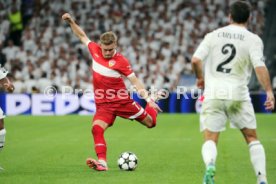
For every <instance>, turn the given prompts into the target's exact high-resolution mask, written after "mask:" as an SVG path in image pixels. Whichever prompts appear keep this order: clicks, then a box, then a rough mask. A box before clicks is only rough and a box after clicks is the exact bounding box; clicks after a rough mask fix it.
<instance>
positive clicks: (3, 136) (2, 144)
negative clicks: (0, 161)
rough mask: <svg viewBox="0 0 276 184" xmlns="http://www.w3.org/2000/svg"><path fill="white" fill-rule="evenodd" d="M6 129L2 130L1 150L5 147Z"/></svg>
mask: <svg viewBox="0 0 276 184" xmlns="http://www.w3.org/2000/svg"><path fill="white" fill-rule="evenodd" d="M5 136H6V129H2V130H0V150H1V149H3V147H4V143H5Z"/></svg>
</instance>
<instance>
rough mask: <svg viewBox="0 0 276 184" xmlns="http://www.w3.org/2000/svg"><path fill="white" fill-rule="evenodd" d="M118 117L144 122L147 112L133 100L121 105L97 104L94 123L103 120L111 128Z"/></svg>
mask: <svg viewBox="0 0 276 184" xmlns="http://www.w3.org/2000/svg"><path fill="white" fill-rule="evenodd" d="M116 116H120V117H122V118H126V119H135V120H137V121H143V120H144V119H145V118H146V116H147V112H146V111H145V110H144V108H143V107H141V106H140V105H139V104H138V103H137V102H135V101H134V100H131V99H130V100H126V101H125V102H120V103H116V102H115V103H103V104H96V114H95V115H94V118H93V121H95V120H102V121H104V122H106V123H107V124H108V125H109V126H112V125H113V123H114V121H115V119H116Z"/></svg>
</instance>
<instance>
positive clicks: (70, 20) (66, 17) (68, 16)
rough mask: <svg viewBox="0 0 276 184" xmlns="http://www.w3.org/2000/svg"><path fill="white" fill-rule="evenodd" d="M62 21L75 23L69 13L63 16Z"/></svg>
mask: <svg viewBox="0 0 276 184" xmlns="http://www.w3.org/2000/svg"><path fill="white" fill-rule="evenodd" d="M62 20H65V21H67V22H68V23H71V22H73V18H72V17H71V15H70V14H69V13H64V14H63V15H62Z"/></svg>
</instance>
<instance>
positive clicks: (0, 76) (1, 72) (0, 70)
mask: <svg viewBox="0 0 276 184" xmlns="http://www.w3.org/2000/svg"><path fill="white" fill-rule="evenodd" d="M7 75H8V72H7V70H5V69H4V68H1V67H0V80H1V79H4V78H5V77H6V76H7Z"/></svg>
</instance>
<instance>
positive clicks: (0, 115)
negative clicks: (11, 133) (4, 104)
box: [0, 107, 5, 119]
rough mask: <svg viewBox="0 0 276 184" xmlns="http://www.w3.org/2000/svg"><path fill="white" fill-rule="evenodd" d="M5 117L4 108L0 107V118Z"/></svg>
mask: <svg viewBox="0 0 276 184" xmlns="http://www.w3.org/2000/svg"><path fill="white" fill-rule="evenodd" d="M4 118H5V116H4V113H3V111H2V109H1V107H0V119H4Z"/></svg>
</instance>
